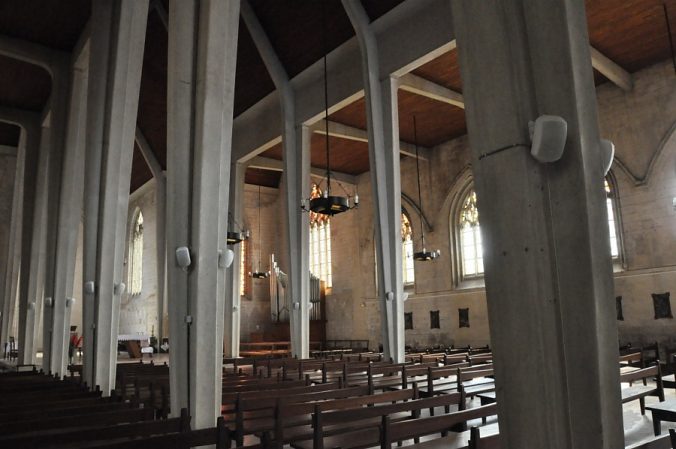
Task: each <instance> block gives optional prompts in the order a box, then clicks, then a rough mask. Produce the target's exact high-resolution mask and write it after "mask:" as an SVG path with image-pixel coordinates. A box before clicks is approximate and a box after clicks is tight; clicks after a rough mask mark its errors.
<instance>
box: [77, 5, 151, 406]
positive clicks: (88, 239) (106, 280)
mask: <svg viewBox="0 0 676 449" xmlns="http://www.w3.org/2000/svg"><path fill="white" fill-rule="evenodd" d="M147 16H148V0H102V1H97V2H94V3H93V9H92V16H91V19H90V20H91V29H92V36H91V40H90V49H89V51H90V57H89V79H88V89H87V90H88V92H87V134H86V159H85V199H84V201H85V205H84V210H85V220H84V254H83V262H84V263H83V270H84V273H83V280H84V283H85V285H84V294H83V301H84V304H83V315H84V316H83V327H84V329H83V332H84V335H85V340H84V348H85V353H84V366H83V370H84V378H85V381H87V382H90V383H91V385H99V386H100V387H101V390H103V391H104V393H107V392H109V391H110V390H111V388H113V387H114V385H115V365H116V356H117V332H118V324H119V316H120V315H119V313H120V298H121V296H122V295H123V294H124V290H125V287H126V286H125V285H124V280H125V279H126V276H125V273H124V272H123V266H124V245H125V240H126V239H125V236H126V232H125V230H126V226H127V209H128V204H129V183H130V178H131V163H132V156H133V149H134V134H135V129H136V114H137V110H138V96H139V89H140V84H141V65H142V63H143V49H144V42H145V32H146V22H147ZM92 291H93V293H92Z"/></svg>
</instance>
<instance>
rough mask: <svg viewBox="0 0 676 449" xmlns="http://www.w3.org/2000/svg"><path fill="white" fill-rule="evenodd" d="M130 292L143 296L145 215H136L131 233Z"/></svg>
mask: <svg viewBox="0 0 676 449" xmlns="http://www.w3.org/2000/svg"><path fill="white" fill-rule="evenodd" d="M129 260H130V261H131V262H130V263H129V292H130V293H131V294H132V295H139V294H141V289H142V288H143V214H142V213H141V211H139V212H138V214H137V215H136V220H134V227H133V229H132V231H131V246H130V248H129Z"/></svg>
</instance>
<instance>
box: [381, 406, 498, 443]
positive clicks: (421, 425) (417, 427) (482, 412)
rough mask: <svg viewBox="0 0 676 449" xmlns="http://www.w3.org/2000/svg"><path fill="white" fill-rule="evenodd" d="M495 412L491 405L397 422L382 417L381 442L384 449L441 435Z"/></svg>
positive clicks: (494, 407) (385, 416)
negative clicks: (425, 437)
mask: <svg viewBox="0 0 676 449" xmlns="http://www.w3.org/2000/svg"><path fill="white" fill-rule="evenodd" d="M497 411H498V408H497V404H495V403H493V404H489V405H484V406H481V407H477V408H470V409H467V410H459V411H457V412H452V413H447V414H444V415H440V416H428V417H424V418H417V419H412V420H405V421H399V422H392V421H391V419H390V417H389V416H387V415H384V416H383V417H382V430H381V432H382V440H383V443H384V447H385V448H389V447H391V444H392V443H393V442H395V441H402V440H407V439H411V438H417V437H421V436H426V435H431V434H436V433H442V432H445V431H447V430H449V429H451V428H452V427H454V426H457V425H458V424H464V423H466V422H467V421H469V420H471V419H477V418H485V417H487V416H492V415H495V414H497Z"/></svg>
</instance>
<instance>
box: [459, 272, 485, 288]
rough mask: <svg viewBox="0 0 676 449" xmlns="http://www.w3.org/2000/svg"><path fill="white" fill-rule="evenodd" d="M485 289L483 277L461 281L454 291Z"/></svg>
mask: <svg viewBox="0 0 676 449" xmlns="http://www.w3.org/2000/svg"><path fill="white" fill-rule="evenodd" d="M485 288H486V283H485V281H484V278H483V276H481V277H476V278H469V279H463V280H462V281H460V282H459V283H458V284H457V285H456V286H455V290H465V291H470V290H484V289H485Z"/></svg>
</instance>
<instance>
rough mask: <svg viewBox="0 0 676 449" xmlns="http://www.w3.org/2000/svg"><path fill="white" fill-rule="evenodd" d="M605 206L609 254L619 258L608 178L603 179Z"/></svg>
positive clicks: (611, 193)
mask: <svg viewBox="0 0 676 449" xmlns="http://www.w3.org/2000/svg"><path fill="white" fill-rule="evenodd" d="M605 191H606V208H607V209H608V233H609V234H610V255H611V257H612V258H613V260H618V259H619V258H620V245H619V242H618V237H617V236H618V232H617V221H616V220H615V204H614V201H615V190H614V189H613V186H612V184H611V183H610V182H608V178H606V179H605Z"/></svg>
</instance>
